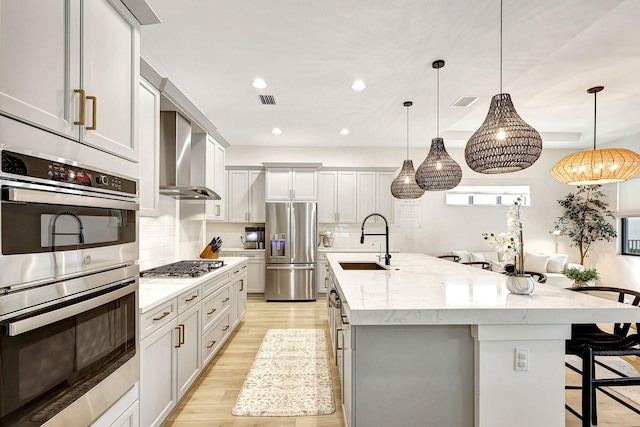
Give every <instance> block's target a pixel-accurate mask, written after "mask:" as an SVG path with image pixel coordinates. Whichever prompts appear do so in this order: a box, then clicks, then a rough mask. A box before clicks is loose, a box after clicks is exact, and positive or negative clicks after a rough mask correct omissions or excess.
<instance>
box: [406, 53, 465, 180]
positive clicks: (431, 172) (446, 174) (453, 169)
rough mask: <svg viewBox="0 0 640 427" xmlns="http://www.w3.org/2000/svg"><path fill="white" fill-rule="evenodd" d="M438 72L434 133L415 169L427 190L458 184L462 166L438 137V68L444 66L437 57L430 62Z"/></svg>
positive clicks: (418, 178) (417, 178) (417, 177)
mask: <svg viewBox="0 0 640 427" xmlns="http://www.w3.org/2000/svg"><path fill="white" fill-rule="evenodd" d="M431 66H432V67H433V68H435V69H436V70H437V72H438V79H437V105H438V108H437V110H436V135H437V138H433V139H432V140H431V149H430V150H429V154H428V155H427V157H426V158H425V159H424V161H423V162H422V164H421V165H420V166H419V167H418V170H417V171H416V182H417V183H418V186H419V187H420V188H422V189H424V190H428V191H441V190H451V189H452V188H455V187H456V186H457V185H458V184H460V180H461V179H462V168H461V167H460V165H459V164H458V163H456V161H455V160H453V159H452V158H451V156H449V153H447V149H446V148H444V140H443V139H442V138H440V68H442V67H444V61H443V60H441V59H439V60H437V61H434V62H433V64H431Z"/></svg>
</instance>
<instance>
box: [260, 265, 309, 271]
mask: <svg viewBox="0 0 640 427" xmlns="http://www.w3.org/2000/svg"><path fill="white" fill-rule="evenodd" d="M315 268H316V267H315V265H294V266H291V265H267V270H315Z"/></svg>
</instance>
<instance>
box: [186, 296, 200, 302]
mask: <svg viewBox="0 0 640 427" xmlns="http://www.w3.org/2000/svg"><path fill="white" fill-rule="evenodd" d="M196 298H198V295H192V296H191V298H187V299H186V300H185V301H186V302H191V301H193V300H194V299H196Z"/></svg>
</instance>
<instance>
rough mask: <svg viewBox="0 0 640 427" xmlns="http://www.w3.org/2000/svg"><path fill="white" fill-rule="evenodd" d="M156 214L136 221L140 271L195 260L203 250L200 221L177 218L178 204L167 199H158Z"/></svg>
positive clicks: (178, 213) (202, 226)
mask: <svg viewBox="0 0 640 427" xmlns="http://www.w3.org/2000/svg"><path fill="white" fill-rule="evenodd" d="M159 211H160V215H159V216H157V217H141V218H140V229H139V242H140V256H139V260H138V263H139V264H140V270H141V271H143V270H148V269H150V268H154V267H157V266H160V265H164V264H169V263H171V262H174V261H178V260H180V259H193V258H197V257H198V256H199V255H200V252H201V251H202V249H203V245H202V242H203V235H204V227H205V225H204V221H202V220H194V219H180V202H179V201H177V200H176V199H173V198H171V197H166V196H161V197H160V205H159Z"/></svg>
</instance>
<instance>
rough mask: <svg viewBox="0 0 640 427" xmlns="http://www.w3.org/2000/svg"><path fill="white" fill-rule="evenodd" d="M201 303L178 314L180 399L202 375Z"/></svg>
mask: <svg viewBox="0 0 640 427" xmlns="http://www.w3.org/2000/svg"><path fill="white" fill-rule="evenodd" d="M200 321H201V320H200V304H198V305H197V306H195V307H193V308H191V309H189V310H188V311H187V312H186V313H183V314H181V315H180V316H178V328H177V333H178V344H177V346H176V349H177V351H178V368H177V386H178V400H180V399H182V396H184V395H185V394H186V393H187V391H189V388H190V387H191V386H192V385H193V383H194V382H195V381H196V379H197V378H198V376H199V375H200V370H201V365H200V347H201V346H200V342H201V341H200V339H201V336H202V328H201V327H200Z"/></svg>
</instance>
